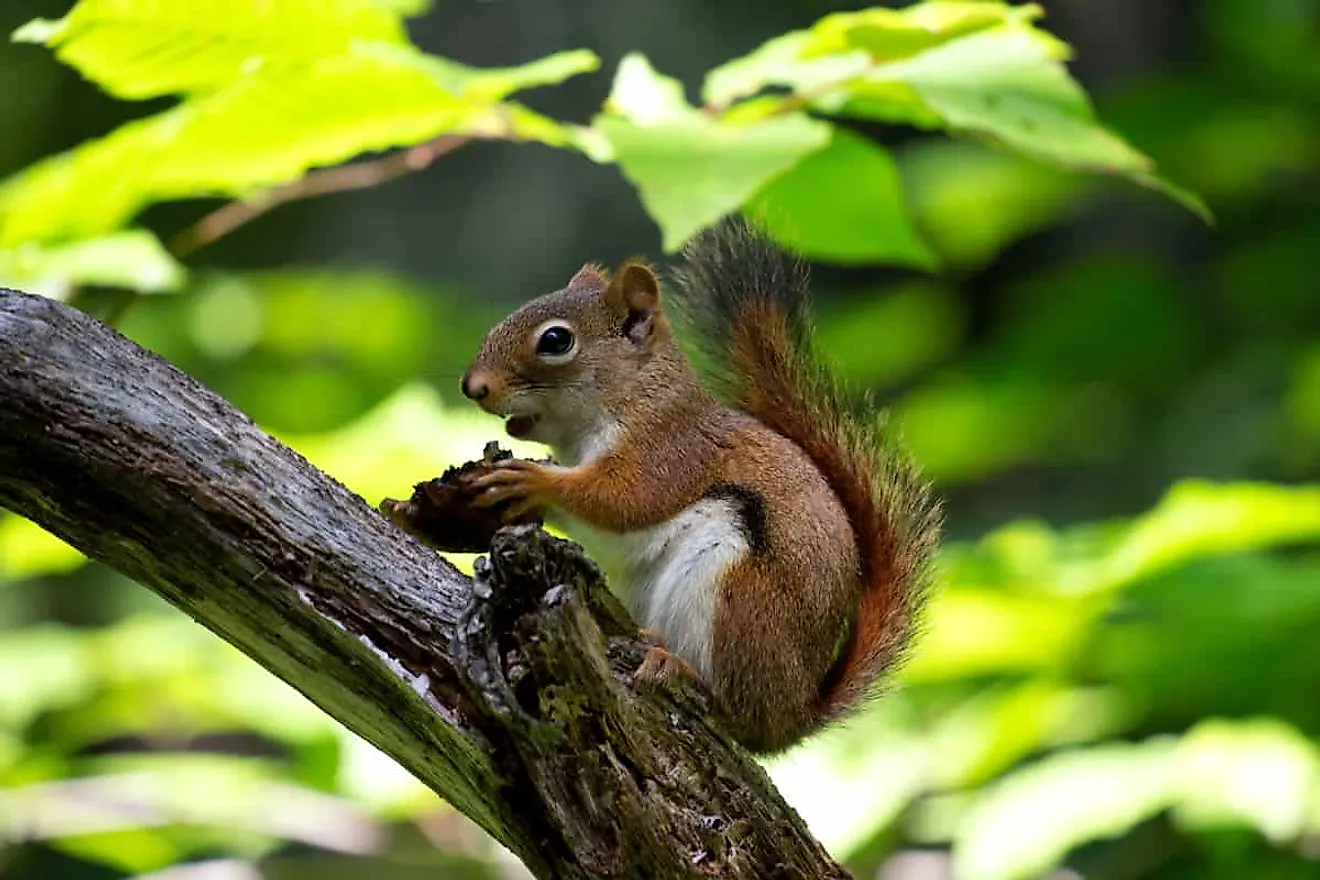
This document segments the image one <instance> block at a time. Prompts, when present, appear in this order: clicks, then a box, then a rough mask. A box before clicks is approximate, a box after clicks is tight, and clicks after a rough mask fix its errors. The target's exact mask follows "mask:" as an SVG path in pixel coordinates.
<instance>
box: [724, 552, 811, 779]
mask: <svg viewBox="0 0 1320 880" xmlns="http://www.w3.org/2000/svg"><path fill="white" fill-rule="evenodd" d="M767 562H768V561H767ZM776 574H777V572H776V571H775V570H774V568H773V567H772V566H771V565H770V564H766V563H762V564H758V563H756V562H752V561H748V562H745V563H742V564H739V565H735V566H733V568H731V569H730V571H729V573H728V574H727V575H726V576H725V580H724V583H723V584H722V587H723V595H722V596H721V599H722V601H721V602H720V603H719V608H718V611H717V612H716V618H715V657H714V681H713V682H712V691H713V692H714V695H715V699H716V701H717V703H718V705H719V707H720V708H721V710H722V712H723V714H724V715H725V716H726V717H727V718H728V720H729V722H730V728H731V732H732V733H733V734H734V736H735V737H736V738H737V739H738V741H739V742H741V743H742V744H743V745H744V746H746V747H747V748H749V749H751V750H752V751H753V752H757V753H760V754H770V753H774V752H779V751H783V750H784V749H786V748H788V747H789V746H791V745H793V744H794V743H796V742H798V741H799V740H801V739H802V738H803V737H805V736H807V735H808V734H810V733H811V732H813V731H814V730H816V729H817V728H818V727H820V726H821V718H820V717H819V713H818V712H817V711H816V702H817V692H818V690H819V686H820V681H821V679H823V677H824V675H825V673H826V671H827V670H828V668H829V660H830V645H829V640H828V639H826V638H822V637H821V636H820V635H819V634H818V633H816V632H815V631H814V630H813V629H812V628H811V627H804V625H803V620H802V619H801V612H800V611H799V610H797V609H798V608H799V607H800V603H798V602H794V601H793V598H794V597H792V596H786V595H784V591H783V590H782V586H783V584H782V581H783V579H784V578H783V574H782V572H780V573H778V574H779V576H778V577H776ZM726 597H736V599H734V600H725V599H726ZM799 598H801V597H799ZM772 633H773V634H775V635H774V637H768V634H772Z"/></svg>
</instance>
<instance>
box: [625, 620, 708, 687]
mask: <svg viewBox="0 0 1320 880" xmlns="http://www.w3.org/2000/svg"><path fill="white" fill-rule="evenodd" d="M643 632H644V634H646V635H656V636H658V635H659V634H658V633H656V632H655V631H654V630H645V631H643ZM632 677H633V681H634V682H639V683H643V684H664V683H666V682H670V681H675V680H679V679H684V678H686V679H691V680H693V681H700V680H701V678H700V676H698V675H697V671H696V670H695V669H693V668H692V666H691V665H690V664H689V663H688V662H687V661H686V660H684V659H683V658H682V657H680V656H678V655H677V654H674V653H672V652H670V651H667V650H665V648H664V647H662V646H661V645H656V644H653V645H652V646H651V647H650V648H648V649H647V651H646V656H645V657H643V658H642V663H641V665H640V666H638V667H637V670H636V671H635V672H634V673H633V675H632Z"/></svg>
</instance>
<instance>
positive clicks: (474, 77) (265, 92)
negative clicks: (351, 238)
mask: <svg viewBox="0 0 1320 880" xmlns="http://www.w3.org/2000/svg"><path fill="white" fill-rule="evenodd" d="M595 64H596V59H595V56H594V55H592V54H591V53H588V52H569V53H563V54H561V55H556V56H551V57H550V58H547V59H542V60H541V61H538V62H534V63H533V64H531V65H528V66H526V67H523V68H508V69H499V70H492V71H482V70H478V69H475V68H470V67H465V66H463V65H458V64H454V63H451V62H446V61H443V60H440V59H435V58H432V57H430V56H426V55H423V54H422V53H420V52H417V51H415V50H413V49H410V48H406V47H396V46H390V45H382V44H370V45H368V44H358V45H355V46H354V47H353V48H352V49H351V50H350V51H348V52H347V53H344V54H340V55H332V56H329V57H326V58H322V59H319V60H317V61H315V62H313V63H311V64H309V65H307V66H306V67H304V68H299V69H298V70H296V71H278V70H270V71H259V72H257V73H254V74H251V75H249V76H246V77H244V78H242V79H240V80H239V81H238V82H237V83H236V84H235V85H233V86H232V87H230V88H228V89H225V90H223V91H220V92H215V93H212V94H209V95H202V96H198V97H195V98H193V99H190V100H188V101H185V102H184V103H182V104H180V105H179V106H177V107H175V108H173V109H171V110H167V111H165V112H163V113H160V114H158V115H156V116H152V117H148V118H146V119H142V120H139V121H137V122H133V123H130V124H128V125H125V126H123V127H121V128H119V129H118V130H116V131H114V132H113V133H111V134H110V135H107V136H106V137H104V138H102V139H100V140H98V141H93V142H90V143H88V144H85V145H83V146H82V147H79V148H77V149H75V150H72V151H70V152H68V153H64V154H62V155H59V156H55V157H52V158H50V159H47V160H45V161H43V162H40V163H38V164H37V165H34V166H32V167H31V168H29V169H28V170H26V171H25V172H23V173H21V174H20V175H18V176H17V177H15V178H13V179H11V180H10V181H8V182H7V183H5V184H4V185H3V186H0V247H3V246H10V247H12V246H14V245H17V244H19V243H22V242H25V241H49V240H60V239H69V238H74V239H76V238H84V237H91V236H97V235H101V234H104V233H106V232H109V231H112V230H114V229H116V228H117V227H119V226H120V225H122V224H123V223H125V222H126V221H127V220H128V219H129V218H131V217H132V216H133V215H134V214H135V213H136V212H137V211H138V210H140V209H141V208H142V207H143V206H145V205H146V204H148V203H150V202H153V201H159V200H166V199H178V198H187V197H195V196H206V195H215V196H240V197H241V196H245V195H249V194H251V193H253V192H254V191H256V190H259V189H260V188H262V187H266V186H271V185H275V184H281V183H287V182H289V181H292V180H295V179H297V178H298V177H299V176H301V175H302V174H303V173H304V172H306V171H307V170H308V169H310V168H314V167H318V166H324V165H332V164H335V163H338V162H342V161H344V160H345V159H349V158H351V157H353V156H356V155H358V154H360V153H363V152H366V151H373V150H383V149H387V148H389V147H395V146H408V145H412V144H416V143H419V142H421V141H425V140H427V139H430V138H433V137H436V136H438V135H442V134H464V135H475V136H496V135H498V136H501V137H512V138H525V139H535V140H541V141H548V142H553V143H563V142H565V141H566V139H567V135H566V134H565V132H564V131H563V129H562V128H561V127H560V126H558V125H557V124H556V123H554V122H552V121H551V120H548V119H545V118H544V117H541V116H538V115H537V114H534V113H532V112H531V111H529V110H526V109H525V108H522V107H519V106H517V105H515V104H509V103H500V102H499V99H500V98H502V97H503V96H505V95H507V94H508V93H509V92H511V91H514V90H515V89H518V88H521V87H523V86H527V85H539V84H542V83H546V82H553V81H557V80H558V79H562V78H564V77H566V76H571V75H573V74H574V73H577V72H581V71H583V70H588V69H590V68H592V67H594V66H595Z"/></svg>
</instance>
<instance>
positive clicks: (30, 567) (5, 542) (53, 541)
mask: <svg viewBox="0 0 1320 880" xmlns="http://www.w3.org/2000/svg"><path fill="white" fill-rule="evenodd" d="M86 561H87V557H85V556H83V554H82V553H80V552H78V551H77V550H75V549H73V548H72V547H70V546H69V545H68V544H66V543H64V542H63V541H61V540H60V539H59V538H57V537H55V536H54V535H52V534H51V533H50V532H48V531H46V530H45V529H43V528H41V527H40V526H38V525H37V524H36V523H34V522H32V521H31V520H27V519H23V518H22V517H20V516H15V515H13V514H8V513H0V578H3V579H6V580H15V581H17V580H22V579H23V578H30V577H36V576H37V575H43V574H63V573H65V572H69V571H73V570H75V569H77V568H80V567H82V565H83V564H84V563H85V562H86Z"/></svg>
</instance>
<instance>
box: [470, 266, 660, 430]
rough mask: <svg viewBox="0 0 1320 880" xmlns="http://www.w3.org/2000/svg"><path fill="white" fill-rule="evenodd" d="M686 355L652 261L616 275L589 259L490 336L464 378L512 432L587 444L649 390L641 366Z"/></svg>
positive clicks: (483, 404) (476, 398)
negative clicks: (558, 286) (672, 325)
mask: <svg viewBox="0 0 1320 880" xmlns="http://www.w3.org/2000/svg"><path fill="white" fill-rule="evenodd" d="M674 358H680V359H681V355H679V354H678V348H677V346H676V344H675V343H674V340H673V333H672V330H671V328H670V325H669V321H668V320H667V318H666V317H665V315H664V314H663V313H662V312H661V310H660V284H659V282H658V280H657V279H656V276H655V273H654V272H652V271H651V269H650V268H649V267H648V266H647V265H646V264H644V263H642V262H639V261H629V262H626V263H624V264H623V265H622V266H621V267H619V269H618V270H617V271H616V272H615V273H614V274H613V276H612V277H611V276H609V275H608V274H607V273H606V272H605V270H603V269H602V268H600V267H599V266H595V265H591V264H588V265H586V266H583V267H582V269H580V270H579V271H578V273H577V274H576V275H574V276H573V278H572V279H571V280H570V281H569V282H568V285H567V286H565V287H564V288H563V289H562V290H557V291H555V292H554V293H548V294H546V295H544V296H541V297H537V298H536V299H534V300H532V301H531V302H529V303H527V304H526V305H524V306H523V307H522V308H520V309H518V310H517V311H516V312H514V313H513V314H511V315H509V317H507V318H505V319H504V320H503V321H501V322H500V323H499V324H497V325H495V327H493V328H492V329H491V330H490V332H489V333H487V335H486V339H485V340H484V341H483V342H482V344H481V348H480V350H478V352H477V355H476V357H475V358H474V359H473V361H472V365H471V366H470V367H469V368H468V370H467V373H466V374H464V376H463V381H462V389H463V394H464V395H466V396H467V397H468V398H470V399H471V400H474V401H476V402H477V404H479V405H480V406H481V407H482V408H483V409H485V410H486V411H487V412H491V413H495V414H497V415H501V416H507V417H508V421H507V422H506V424H505V429H506V430H507V431H508V433H509V435H510V436H512V437H517V438H519V439H527V440H536V441H539V442H542V443H547V444H549V445H550V446H551V447H554V448H555V449H556V451H557V452H558V451H562V450H570V451H571V450H575V449H579V448H580V446H581V443H582V442H583V441H584V440H585V439H586V438H587V437H588V436H589V435H590V434H591V433H592V432H597V431H609V430H610V428H611V427H617V425H618V424H619V423H620V422H621V421H622V420H623V416H624V414H625V413H626V412H627V410H628V409H629V408H630V407H635V406H637V405H639V403H640V402H641V401H644V400H645V399H646V398H647V397H648V394H651V393H653V392H645V391H642V390H639V388H638V382H639V378H640V377H641V376H642V374H643V372H644V371H645V370H647V368H648V367H649V366H651V365H652V364H654V363H656V362H657V360H663V361H672V360H673V359H674Z"/></svg>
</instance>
